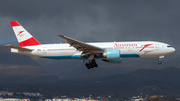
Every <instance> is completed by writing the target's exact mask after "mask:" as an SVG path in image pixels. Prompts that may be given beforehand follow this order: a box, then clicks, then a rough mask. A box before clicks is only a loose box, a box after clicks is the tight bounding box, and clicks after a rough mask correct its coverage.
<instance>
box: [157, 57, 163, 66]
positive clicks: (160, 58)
mask: <svg viewBox="0 0 180 101" xmlns="http://www.w3.org/2000/svg"><path fill="white" fill-rule="evenodd" d="M163 58H164V56H160V57H159V61H158V64H159V65H161V64H162V59H163Z"/></svg>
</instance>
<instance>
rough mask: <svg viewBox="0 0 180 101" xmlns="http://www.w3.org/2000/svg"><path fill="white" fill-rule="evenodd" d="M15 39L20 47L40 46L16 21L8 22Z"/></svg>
mask: <svg viewBox="0 0 180 101" xmlns="http://www.w3.org/2000/svg"><path fill="white" fill-rule="evenodd" d="M10 23H11V25H12V28H13V30H14V33H15V35H16V38H17V40H18V42H19V45H20V46H21V47H25V46H33V45H40V43H39V42H38V41H37V40H36V39H35V38H34V37H33V36H32V35H31V34H30V33H29V32H28V31H26V30H25V29H24V28H23V27H22V26H21V25H20V24H19V23H18V22H17V21H10Z"/></svg>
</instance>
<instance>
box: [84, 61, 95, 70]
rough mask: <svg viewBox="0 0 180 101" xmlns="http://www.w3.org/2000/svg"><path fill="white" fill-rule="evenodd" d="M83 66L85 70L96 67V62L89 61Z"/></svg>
mask: <svg viewBox="0 0 180 101" xmlns="http://www.w3.org/2000/svg"><path fill="white" fill-rule="evenodd" d="M85 66H86V67H87V69H91V68H94V67H98V65H97V63H96V61H95V60H94V59H93V60H89V63H86V64H85Z"/></svg>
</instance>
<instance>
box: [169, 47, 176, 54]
mask: <svg viewBox="0 0 180 101" xmlns="http://www.w3.org/2000/svg"><path fill="white" fill-rule="evenodd" d="M175 51H176V49H175V48H173V47H172V48H170V49H169V52H168V53H173V52H175Z"/></svg>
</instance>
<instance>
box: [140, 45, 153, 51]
mask: <svg viewBox="0 0 180 101" xmlns="http://www.w3.org/2000/svg"><path fill="white" fill-rule="evenodd" d="M151 45H153V44H147V45H143V46H144V47H143V48H142V49H141V50H140V51H142V50H143V49H144V48H146V47H148V46H151Z"/></svg>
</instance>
